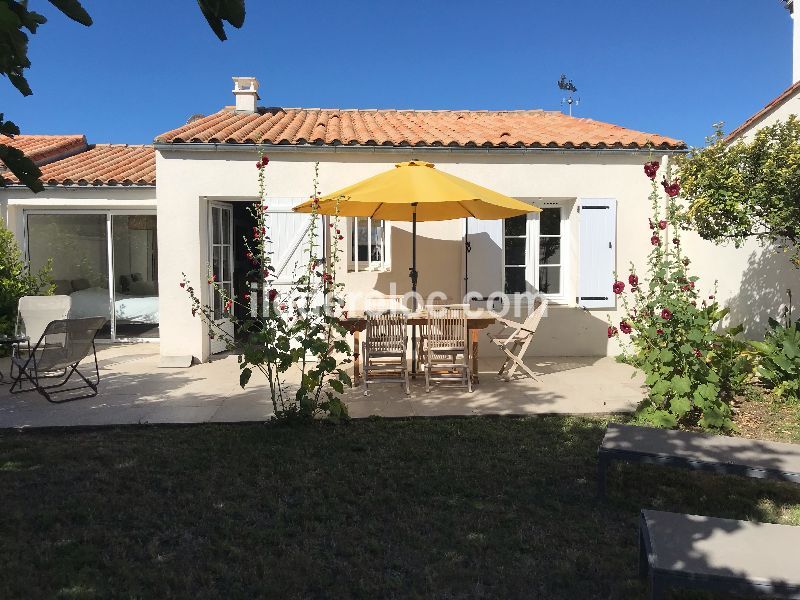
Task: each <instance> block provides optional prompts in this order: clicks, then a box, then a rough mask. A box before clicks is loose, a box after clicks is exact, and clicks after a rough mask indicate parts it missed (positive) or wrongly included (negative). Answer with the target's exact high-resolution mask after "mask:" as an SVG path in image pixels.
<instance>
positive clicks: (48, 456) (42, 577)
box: [0, 417, 800, 600]
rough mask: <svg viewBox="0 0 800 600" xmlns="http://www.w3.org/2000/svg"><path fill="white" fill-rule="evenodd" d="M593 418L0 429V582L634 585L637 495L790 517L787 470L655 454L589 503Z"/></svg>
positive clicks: (532, 591) (192, 591)
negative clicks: (734, 468)
mask: <svg viewBox="0 0 800 600" xmlns="http://www.w3.org/2000/svg"><path fill="white" fill-rule="evenodd" d="M604 425H605V422H604V421H603V420H601V419H585V418H562V417H544V418H528V419H514V418H469V419H437V420H366V421H357V422H352V423H349V424H345V425H341V426H331V425H328V424H324V423H319V424H315V425H314V426H311V427H307V428H302V427H301V428H291V427H286V426H267V425H230V426H227V425H204V426H193V427H158V426H149V427H132V428H118V429H107V430H96V431H83V432H80V431H63V432H62V431H58V432H52V431H51V432H46V431H40V432H35V431H29V432H22V433H20V432H9V431H4V432H0V564H2V565H3V575H2V577H0V598H51V597H63V598H109V597H125V598H129V597H130V598H168V597H191V598H213V597H231V598H251V597H271V598H281V599H291V598H336V599H338V598H365V599H373V598H447V599H455V598H522V597H526V598H546V599H548V600H551V599H554V600H557V599H561V598H563V599H569V600H583V599H590V598H598V599H599V598H603V599H609V598H644V597H645V587H644V585H643V584H642V583H640V582H639V580H638V579H637V577H636V574H637V570H636V561H637V547H636V539H637V538H636V534H637V516H638V511H639V509H640V508H642V507H652V508H657V509H662V510H672V511H682V512H692V513H700V514H711V515H716V516H721V517H733V518H739V519H759V520H764V521H772V522H784V523H795V524H797V523H800V486H790V485H787V484H779V483H771V482H757V481H753V480H749V479H740V478H727V477H721V476H715V475H710V474H703V473H690V472H685V471H678V470H670V469H664V468H659V467H648V466H627V467H620V468H619V469H612V471H611V473H610V476H609V500H608V502H607V503H606V504H605V505H602V504H599V503H598V502H597V501H596V500H595V497H594V491H595V465H596V462H595V452H596V449H597V445H598V443H599V441H600V439H601V437H602V433H603V428H604ZM682 597H686V596H682Z"/></svg>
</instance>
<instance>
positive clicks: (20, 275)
mask: <svg viewBox="0 0 800 600" xmlns="http://www.w3.org/2000/svg"><path fill="white" fill-rule="evenodd" d="M51 271H52V269H51V267H50V264H49V263H48V264H47V265H45V266H44V267H43V268H42V269H41V270H40V271H39V272H38V273H31V270H30V269H29V268H28V265H27V264H25V261H23V260H22V253H21V252H20V250H19V246H17V241H16V240H15V239H14V235H13V234H12V233H11V231H9V230H8V229H7V228H6V226H5V223H3V220H2V219H0V335H2V334H6V335H7V334H10V333H13V331H14V323H15V322H16V319H17V303H18V302H19V299H20V298H22V296H32V295H37V294H39V295H49V294H52V293H53V280H52V278H51Z"/></svg>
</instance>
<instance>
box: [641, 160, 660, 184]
mask: <svg viewBox="0 0 800 600" xmlns="http://www.w3.org/2000/svg"><path fill="white" fill-rule="evenodd" d="M658 167H659V164H658V161H657V160H651V161H650V162H648V163H645V164H644V174H645V175H647V176H648V177H649V178H650V179H655V178H656V173H658Z"/></svg>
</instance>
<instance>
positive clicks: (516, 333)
mask: <svg viewBox="0 0 800 600" xmlns="http://www.w3.org/2000/svg"><path fill="white" fill-rule="evenodd" d="M546 309H547V303H546V302H540V303H539V306H538V307H536V308H535V309H534V310H532V311H531V313H530V314H529V315H528V318H526V319H525V321H524V322H523V323H517V322H516V321H511V320H509V319H506V318H504V317H501V316H500V315H495V319H497V322H498V324H499V325H500V328H499V329H497V330H495V331H494V332H491V331H487V332H486V335H487V336H488V337H489V339H490V340H491V341H492V343H493V344H495V345H496V346H497V347H498V348H500V350H502V351H503V354H505V357H506V359H505V361H503V365H502V366H501V367H500V370H499V371H498V372H497V375H498V376H500V377H503V376H504V375H505V379H506V381H509V380H510V379H511V378H512V377H513V376H514V373H516V371H517V367H519V368H520V369H522V370H523V371H525V373H527V374H528V376H529V377H530V378H531V379H537V377H536V375H535V374H534V373H533V371H531V370H530V369H529V368H528V366H527V365H526V364H525V363H524V362H523V360H524V358H525V352H527V350H528V346H530V345H531V342H532V341H533V335H534V334H535V333H536V328H537V327H538V326H539V321H540V320H541V319H542V315H543V314H544V311H545V310H546Z"/></svg>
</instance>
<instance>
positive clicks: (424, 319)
mask: <svg viewBox="0 0 800 600" xmlns="http://www.w3.org/2000/svg"><path fill="white" fill-rule="evenodd" d="M339 322H340V323H341V325H342V326H343V327H344V328H345V329H346V330H347V331H349V332H350V333H352V334H353V385H358V384H359V383H360V381H361V362H360V356H361V344H360V337H361V332H362V331H364V330H365V329H366V328H367V317H366V314H365V313H364V311H352V310H351V311H348V312H347V313H346V315H342V316H341V317H340V318H339ZM496 322H497V318H496V316H495V314H494V313H492V312H491V311H488V310H486V309H475V310H469V311H467V330H468V331H469V337H470V346H471V348H469V354H470V356H469V358H470V359H471V361H472V382H473V383H480V381H479V378H478V337H479V335H480V332H481V330H482V329H486V328H487V327H489V326H490V325H494V324H495V323H496ZM427 323H428V313H427V312H426V311H425V310H424V309H422V310H419V311H415V312H411V313H409V314H408V324H409V325H417V326H421V325H427ZM417 341H418V342H419V340H417ZM411 360H413V361H416V357H414V356H412V357H411ZM412 364H413V363H412Z"/></svg>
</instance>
